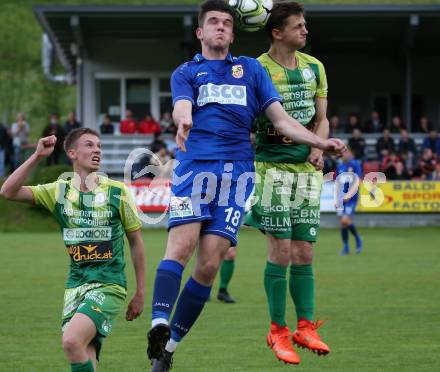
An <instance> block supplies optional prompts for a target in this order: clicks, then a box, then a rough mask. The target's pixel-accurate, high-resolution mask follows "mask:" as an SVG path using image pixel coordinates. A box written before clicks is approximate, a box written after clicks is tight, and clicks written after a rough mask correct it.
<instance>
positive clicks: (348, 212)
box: [337, 200, 357, 217]
mask: <svg viewBox="0 0 440 372" xmlns="http://www.w3.org/2000/svg"><path fill="white" fill-rule="evenodd" d="M356 205H357V200H356V202H354V203H353V202H349V203H344V204H343V208H342V209H340V210H338V212H337V213H338V216H339V217H342V216H348V217H351V216H353V215H354V214H355V212H356Z"/></svg>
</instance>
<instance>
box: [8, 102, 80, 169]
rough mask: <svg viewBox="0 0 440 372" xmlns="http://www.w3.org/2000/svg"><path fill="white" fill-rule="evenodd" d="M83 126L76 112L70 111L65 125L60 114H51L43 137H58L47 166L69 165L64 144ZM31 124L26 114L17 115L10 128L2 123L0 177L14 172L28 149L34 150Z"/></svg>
mask: <svg viewBox="0 0 440 372" xmlns="http://www.w3.org/2000/svg"><path fill="white" fill-rule="evenodd" d="M80 126H81V124H80V123H79V122H78V121H77V120H76V116H75V111H73V110H72V111H70V112H69V113H68V114H67V116H66V121H65V122H64V124H62V123H61V119H60V116H59V115H58V114H55V113H54V114H51V115H50V116H49V120H48V123H47V125H46V126H45V127H44V129H43V131H42V133H41V136H42V137H46V136H50V135H52V134H54V135H56V137H57V143H56V145H55V149H54V152H53V153H52V155H51V156H49V157H48V158H47V159H46V164H47V165H52V164H61V163H67V162H68V160H67V158H66V157H65V155H64V151H63V143H64V138H65V136H66V135H67V134H68V133H69V132H70V131H71V130H72V129H75V128H79V127H80ZM29 133H30V124H29V122H28V120H27V118H26V116H25V114H24V113H22V112H20V113H18V114H17V116H16V119H15V122H13V123H12V124H11V125H10V126H7V125H4V124H3V123H0V177H3V176H4V175H6V174H7V173H9V172H12V171H14V170H15V169H16V168H17V167H18V166H19V165H20V164H21V162H22V161H23V160H24V159H23V157H24V153H25V150H26V149H33V148H34V145H33V144H31V143H30V142H29Z"/></svg>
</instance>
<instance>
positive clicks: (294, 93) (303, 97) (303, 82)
mask: <svg viewBox="0 0 440 372" xmlns="http://www.w3.org/2000/svg"><path fill="white" fill-rule="evenodd" d="M295 54H296V59H297V68H296V69H294V70H290V69H288V68H285V67H284V66H282V65H280V64H279V63H278V62H276V61H274V60H273V59H272V58H271V57H270V56H269V54H268V53H264V54H262V55H261V56H260V57H258V60H259V61H260V63H261V64H262V65H263V67H264V68H265V70H266V72H267V73H268V75H269V76H270V78H271V79H272V82H273V84H274V85H275V88H276V89H277V91H278V93H279V94H280V96H281V97H282V99H283V103H282V104H283V107H284V109H285V110H286V112H287V113H288V114H289V115H290V116H291V117H293V118H294V119H296V120H298V121H299V122H300V123H301V124H302V125H304V126H309V125H310V124H313V122H314V118H315V112H316V106H315V99H316V97H320V98H327V78H326V75H325V70H324V66H323V65H322V63H321V62H320V61H318V60H317V59H316V58H314V57H312V56H310V55H308V54H305V53H301V52H296V53H295ZM256 141H257V147H256V160H257V161H263V162H275V163H303V162H305V161H306V160H307V157H308V155H309V153H310V147H309V146H307V145H301V144H295V143H294V142H293V141H292V140H291V139H289V138H287V137H285V136H283V135H282V134H280V133H279V132H278V131H277V130H276V129H275V128H274V126H273V124H272V123H271V122H270V121H269V119H268V118H267V117H266V116H265V115H264V114H262V115H260V117H259V118H258V119H257V135H256Z"/></svg>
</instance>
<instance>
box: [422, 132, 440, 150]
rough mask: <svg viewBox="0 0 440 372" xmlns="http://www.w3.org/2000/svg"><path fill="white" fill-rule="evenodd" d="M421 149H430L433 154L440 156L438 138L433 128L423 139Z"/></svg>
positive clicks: (439, 139)
mask: <svg viewBox="0 0 440 372" xmlns="http://www.w3.org/2000/svg"><path fill="white" fill-rule="evenodd" d="M422 147H423V149H428V148H429V149H431V151H432V153H433V154H434V156H440V138H439V136H438V134H437V131H436V130H435V129H433V130H431V131H430V132H429V135H428V137H426V138H425V139H424V140H423V146H422Z"/></svg>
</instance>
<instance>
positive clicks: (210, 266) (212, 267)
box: [196, 261, 219, 283]
mask: <svg viewBox="0 0 440 372" xmlns="http://www.w3.org/2000/svg"><path fill="white" fill-rule="evenodd" d="M218 268H219V265H218V264H217V263H216V262H214V261H208V262H204V263H202V264H198V265H197V268H196V272H197V276H198V277H199V278H200V279H201V280H202V281H203V282H204V283H212V282H213V281H214V279H215V276H216V274H217V271H218Z"/></svg>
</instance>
